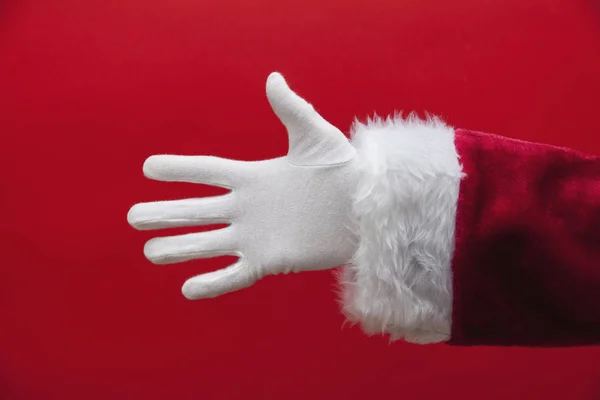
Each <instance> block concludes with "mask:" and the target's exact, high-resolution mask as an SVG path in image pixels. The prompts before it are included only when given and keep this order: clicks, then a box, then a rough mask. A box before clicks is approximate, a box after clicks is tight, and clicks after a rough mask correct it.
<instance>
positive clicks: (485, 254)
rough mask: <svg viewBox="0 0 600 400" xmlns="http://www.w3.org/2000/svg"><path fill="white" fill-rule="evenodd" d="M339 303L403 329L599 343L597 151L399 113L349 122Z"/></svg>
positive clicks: (466, 337)
mask: <svg viewBox="0 0 600 400" xmlns="http://www.w3.org/2000/svg"><path fill="white" fill-rule="evenodd" d="M352 142H353V144H354V146H355V147H356V149H357V153H358V158H359V162H358V167H357V168H358V170H359V173H360V179H359V185H358V188H357V191H356V193H355V198H354V206H353V215H354V217H355V223H356V227H357V228H356V229H357V234H358V237H359V238H360V243H359V246H358V251H357V252H356V255H355V257H354V259H353V261H352V263H351V264H349V265H348V266H345V267H343V268H342V270H341V274H340V276H339V279H340V283H341V286H342V291H341V293H342V299H341V300H342V304H343V311H344V313H345V314H346V315H347V317H348V318H349V319H350V320H351V321H353V322H356V323H359V324H360V325H361V326H362V328H363V329H364V331H365V332H367V333H369V334H374V333H387V334H390V335H391V337H392V339H404V340H406V341H409V342H414V343H437V342H446V343H449V344H455V345H523V346H569V345H590V344H600V158H598V157H593V156H589V155H584V154H581V153H578V152H576V151H573V150H570V149H564V148H557V147H552V146H548V145H542V144H536V143H528V142H522V141H517V140H513V139H508V138H504V137H500V136H495V135H490V134H484V133H479V132H471V131H467V130H460V129H456V130H455V129H453V128H451V127H449V126H447V125H446V124H444V123H443V122H441V121H439V120H437V119H430V120H428V121H422V120H418V119H416V118H408V119H402V118H400V117H396V118H390V119H387V120H381V119H375V120H370V121H369V122H368V123H366V124H361V123H357V124H355V126H354V128H353V131H352Z"/></svg>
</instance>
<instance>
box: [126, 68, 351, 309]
mask: <svg viewBox="0 0 600 400" xmlns="http://www.w3.org/2000/svg"><path fill="white" fill-rule="evenodd" d="M267 97H268V99H269V102H270V104H271V106H272V108H273V110H274V111H275V114H276V115H277V116H278V117H279V119H280V120H281V122H282V123H283V124H284V125H285V127H286V128H287V131H288V136H289V151H288V155H287V156H285V157H281V158H276V159H272V160H264V161H256V162H244V161H235V160H228V159H223V158H216V157H211V156H175V155H159V156H152V157H150V158H148V159H147V160H146V162H145V163H144V174H145V175H146V176H147V177H148V178H151V179H156V180H161V181H176V182H192V183H199V184H209V185H214V186H220V187H224V188H228V189H230V192H229V193H228V194H226V195H223V196H216V197H208V198H196V199H185V200H176V201H161V202H152V203H140V204H136V205H134V206H133V207H132V208H131V210H130V211H129V214H128V216H127V219H128V221H129V223H130V224H131V225H132V226H133V227H134V228H136V229H143V230H147V229H162V228H171V227H183V226H201V225H209V224H221V223H226V224H228V225H229V226H228V227H226V228H224V229H218V230H212V231H208V232H200V233H192V234H186V235H179V236H171V237H161V238H154V239H151V240H150V241H148V242H147V243H146V246H145V248H144V254H145V255H146V257H147V258H148V259H149V260H150V261H152V262H153V263H156V264H168V263H175V262H181V261H187V260H193V259H198V258H209V257H216V256H223V255H234V256H238V257H239V260H238V262H237V263H235V264H233V265H231V266H229V267H227V268H224V269H222V270H219V271H215V272H210V273H206V274H203V275H198V276H195V277H193V278H191V279H189V280H187V281H186V282H185V284H184V285H183V288H182V292H183V295H184V296H185V297H187V298H188V299H200V298H208V297H215V296H218V295H221V294H224V293H227V292H231V291H234V290H238V289H242V288H245V287H248V286H250V285H252V284H253V283H254V282H256V281H257V280H258V279H260V278H262V277H263V276H265V275H269V274H278V273H289V272H290V271H294V272H300V271H307V270H320V269H327V268H333V267H336V266H340V265H343V264H345V263H347V262H349V261H350V260H351V258H352V256H353V255H354V252H355V250H356V246H357V238H356V237H355V236H354V234H353V229H352V228H351V222H352V221H351V208H352V198H351V197H352V193H353V192H354V190H355V188H356V182H357V177H356V168H355V164H356V163H355V162H354V160H355V158H356V157H355V156H356V152H355V149H354V147H353V146H352V145H351V144H350V142H349V141H348V139H347V138H346V137H345V136H344V134H343V133H342V132H341V131H340V130H339V129H337V128H336V127H334V126H333V125H331V124H330V123H329V122H327V121H326V120H325V119H323V118H322V117H321V116H320V115H319V114H318V113H317V112H316V111H315V110H314V108H313V107H312V106H311V105H310V104H308V103H307V102H306V101H304V100H303V99H301V98H300V97H299V96H298V95H296V94H295V93H294V92H293V91H292V90H291V89H290V88H289V87H288V86H287V84H286V82H285V80H284V79H283V77H282V76H281V75H280V74H278V73H273V74H271V75H270V76H269V78H268V79H267Z"/></svg>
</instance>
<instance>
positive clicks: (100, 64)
mask: <svg viewBox="0 0 600 400" xmlns="http://www.w3.org/2000/svg"><path fill="white" fill-rule="evenodd" d="M273 70H279V71H281V72H282V73H283V74H284V75H285V76H286V77H287V79H288V81H289V82H290V84H291V85H292V87H293V88H294V89H296V90H297V91H298V92H299V93H300V94H301V95H303V96H305V97H306V98H307V99H309V100H310V101H311V102H312V103H313V104H314V105H315V106H316V107H317V109H318V110H320V111H321V112H322V114H323V115H324V116H325V117H326V118H328V119H329V120H330V121H331V122H332V123H334V124H336V125H338V126H340V127H341V128H342V129H343V130H347V128H348V127H349V125H350V123H351V121H352V118H353V117H354V116H358V117H361V118H363V117H365V116H367V115H369V114H371V113H372V112H374V111H376V112H378V113H380V114H386V113H389V112H392V111H393V110H395V109H404V110H416V111H429V112H433V113H437V114H440V115H442V116H443V117H445V118H446V119H447V120H448V121H449V122H450V123H451V124H453V125H455V126H457V127H463V128H471V129H476V130H484V131H489V132H493V133H498V134H502V135H505V136H510V137H516V138H520V139H525V140H536V141H544V142H547V143H550V144H556V145H564V146H570V147H574V148H576V149H579V150H584V151H588V152H592V153H595V154H600V139H599V135H600V129H599V128H598V117H597V113H598V106H599V101H598V94H599V93H600V6H599V4H598V2H597V1H592V0H589V1H583V0H581V1H579V0H578V1H576V0H535V1H533V0H530V1H523V0H503V1H501V0H495V1H494V0H485V1H482V0H471V1H468V0H462V1H450V0H437V1H434V0H420V1H415V0H412V1H399V0H389V1H384V0H371V1H368V2H363V1H349V0H345V1H342V0H320V1H307V0H304V1H297V0H293V1H265V0H261V1H243V0H237V1H232V0H228V1H218V0H209V1H207V0H194V1H191V0H161V1H157V0H153V1H149V0H145V1H142V0H139V1H136V0H118V1H117V0H86V1H81V0H62V1H58V0H56V1H51V0H45V1H16V0H5V1H3V2H0V133H1V136H0V139H1V142H0V148H1V156H0V171H1V176H2V177H1V180H0V212H1V219H0V247H1V250H2V256H1V258H0V265H1V270H0V397H1V398H2V399H17V398H27V399H51V398H60V399H70V398H73V399H96V398H97V399H107V398H143V399H167V398H174V399H180V400H182V399H229V398H239V399H242V398H246V399H249V398H256V399H259V398H277V399H281V398H285V399H306V398H311V399H333V398H348V399H350V398H355V399H366V398H401V399H416V398H420V399H423V398H439V397H441V396H443V397H444V398H461V399H480V398H486V399H496V398H498V399H505V398H527V399H537V398H544V399H548V398H553V399H554V398H556V399H564V398H569V399H598V398H599V397H600V358H599V357H600V349H599V348H587V349H586V348H573V349H553V350H543V349H520V348H450V347H448V346H445V345H436V346H426V347H419V346H414V345H407V344H403V343H394V344H391V345H390V344H388V342H387V341H386V339H384V338H368V337H366V336H364V335H363V334H362V333H361V332H360V330H359V329H358V328H352V327H344V328H342V322H343V318H342V316H341V315H340V313H339V311H338V306H337V304H336V302H335V293H334V284H335V282H334V279H333V277H332V275H331V273H329V272H320V273H306V274H300V275H292V276H277V277H272V278H268V279H265V280H263V281H261V282H260V283H258V284H256V285H255V286H254V287H252V288H250V289H247V290H244V291H240V292H237V293H234V294H231V295H227V296H223V297H220V298H217V299H213V300H205V301H198V302H190V301H187V300H185V299H184V298H183V297H182V295H181V294H180V286H181V284H182V283H183V282H184V280H185V279H186V278H187V277H189V276H192V275H195V274H197V273H200V272H203V271H206V270H210V269H215V268H219V267H222V266H224V265H226V264H228V263H230V262H231V260H230V259H216V260H212V261H211V260H203V261H198V262H191V263H188V264H182V265H175V266H154V265H152V264H150V263H149V262H148V261H146V260H145V259H144V257H143V253H142V248H143V244H144V242H145V241H146V240H147V239H149V238H150V237H152V235H154V234H156V233H154V232H136V231H134V230H133V229H132V228H130V227H129V226H128V225H127V222H126V214H127V211H128V209H129V207H130V206H131V205H132V204H134V203H136V202H139V201H149V200H159V199H168V198H182V197H191V196H198V195H206V194H210V193H212V192H213V190H212V189H209V188H204V187H197V186H192V185H185V184H165V183H158V182H152V181H149V180H146V179H145V178H143V176H142V172H141V166H142V163H143V161H144V159H145V158H146V157H147V156H149V155H151V154H154V153H179V154H215V155H219V156H223V157H230V158H239V159H260V158H266V157H274V156H279V155H282V154H284V153H285V151H286V145H287V139H286V136H285V132H284V130H283V128H282V126H281V125H280V123H279V122H278V120H277V119H276V118H275V117H274V116H273V114H272V112H271V110H270V109H269V106H268V103H267V101H266V98H265V95H264V82H265V78H266V77H267V75H268V73H269V72H271V71H273ZM161 234H162V233H161Z"/></svg>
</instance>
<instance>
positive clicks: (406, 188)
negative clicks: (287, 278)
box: [338, 115, 462, 344]
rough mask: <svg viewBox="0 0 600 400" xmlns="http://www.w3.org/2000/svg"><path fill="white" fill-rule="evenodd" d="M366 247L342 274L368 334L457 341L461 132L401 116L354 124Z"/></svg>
mask: <svg viewBox="0 0 600 400" xmlns="http://www.w3.org/2000/svg"><path fill="white" fill-rule="evenodd" d="M351 135H352V143H353V145H354V146H355V148H356V150H357V153H358V160H357V161H358V162H357V166H358V170H359V176H360V177H359V183H358V186H357V189H356V192H355V193H354V198H353V217H354V218H355V221H354V222H355V227H356V230H357V231H356V235H357V237H358V238H359V242H360V243H359V246H358V250H357V251H356V253H355V255H354V258H353V261H352V262H351V263H350V264H349V265H347V266H345V267H343V268H342V269H341V273H340V274H339V277H338V278H339V281H340V284H341V288H342V293H341V301H342V307H343V312H344V314H345V315H346V317H347V318H348V319H349V320H350V321H351V322H354V323H360V325H361V326H362V328H363V330H364V331H365V332H366V333H367V334H376V333H382V334H386V333H387V334H390V337H391V339H392V340H396V339H404V340H406V341H408V342H413V343H422V344H425V343H435V342H441V341H446V340H448V339H449V338H450V330H451V315H452V279H451V269H450V264H451V259H452V253H453V249H454V229H455V220H456V207H457V199H458V193H459V185H460V179H461V177H462V169H461V166H460V164H459V161H458V155H457V152H456V148H455V146H454V129H453V128H451V127H449V126H447V125H446V124H445V123H443V122H442V121H441V120H439V119H437V118H428V119H426V120H422V119H419V118H417V117H415V116H409V117H408V118H406V119H405V118H402V116H401V115H396V116H394V117H389V118H387V119H381V118H378V117H375V118H372V119H369V120H368V121H367V123H365V124H363V123H360V122H358V121H357V122H355V124H354V125H353V127H352V132H351Z"/></svg>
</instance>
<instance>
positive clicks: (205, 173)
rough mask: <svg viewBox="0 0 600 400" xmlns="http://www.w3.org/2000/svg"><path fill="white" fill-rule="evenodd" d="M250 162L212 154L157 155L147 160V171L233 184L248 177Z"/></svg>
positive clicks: (192, 180) (156, 176) (147, 173)
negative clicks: (248, 164) (246, 173)
mask: <svg viewBox="0 0 600 400" xmlns="http://www.w3.org/2000/svg"><path fill="white" fill-rule="evenodd" d="M246 170H247V163H246V162H244V161H237V160H229V159H226V158H220V157H213V156H177V155H157V156H151V157H149V158H148V159H147V160H146V162H145V163H144V175H145V176H146V177H148V178H150V179H154V180H158V181H167V182H189V183H200V184H207V185H213V186H220V187H224V188H233V187H234V186H237V184H238V183H239V182H241V181H243V180H244V179H245V172H246Z"/></svg>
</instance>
